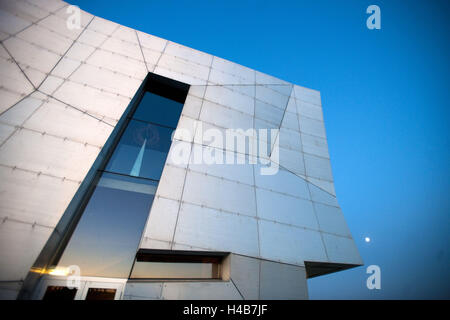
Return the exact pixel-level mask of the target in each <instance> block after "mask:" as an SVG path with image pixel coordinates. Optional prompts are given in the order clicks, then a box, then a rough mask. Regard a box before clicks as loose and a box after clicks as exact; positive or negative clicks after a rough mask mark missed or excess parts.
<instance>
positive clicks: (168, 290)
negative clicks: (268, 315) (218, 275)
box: [123, 281, 243, 300]
mask: <svg viewBox="0 0 450 320" xmlns="http://www.w3.org/2000/svg"><path fill="white" fill-rule="evenodd" d="M123 298H124V299H125V300H138V299H141V300H242V299H243V298H242V296H241V295H240V294H239V291H238V290H237V289H236V287H235V286H234V284H233V283H232V282H230V281H199V282H196V281H189V282H186V281H170V282H137V281H131V282H128V283H127V284H126V286H125V292H124V296H123Z"/></svg>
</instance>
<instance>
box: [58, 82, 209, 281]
mask: <svg viewBox="0 0 450 320" xmlns="http://www.w3.org/2000/svg"><path fill="white" fill-rule="evenodd" d="M182 107H183V104H182V103H181V102H178V101H174V100H171V99H169V98H167V97H163V96H160V95H158V94H155V93H153V92H149V91H147V92H145V93H144V94H143V96H142V99H141V101H140V103H139V104H138V107H137V108H136V110H135V111H134V113H133V114H132V115H131V116H129V115H128V118H127V121H126V122H125V126H126V127H125V130H124V131H123V134H122V136H121V138H120V139H119V142H118V143H117V145H116V146H115V148H114V151H113V152H112V154H111V157H110V159H109V161H108V162H107V163H106V165H105V168H104V170H101V171H99V179H98V180H97V182H96V185H95V188H94V191H93V192H92V194H91V196H90V199H89V201H88V202H87V205H86V206H85V208H84V211H83V214H82V216H81V219H80V221H79V222H78V225H77V227H76V229H75V230H74V232H73V234H72V237H71V239H70V240H69V242H68V244H67V246H66V249H65V251H64V253H63V255H62V256H61V259H60V261H59V263H58V266H59V267H68V266H70V265H77V266H79V267H80V270H81V276H101V277H110V278H128V277H129V275H130V272H131V267H132V264H133V261H134V259H135V255H136V250H137V247H138V245H139V241H140V238H141V234H142V231H143V228H144V225H145V222H146V219H147V216H148V214H149V212H150V208H151V205H152V202H153V198H154V195H155V192H156V188H157V185H158V181H159V179H160V177H161V173H162V170H163V168H164V163H165V161H166V158H167V154H168V152H169V149H170V144H171V134H172V132H173V130H175V127H176V124H177V122H178V120H179V117H180V115H181V110H182ZM203 272H204V271H202V273H203Z"/></svg>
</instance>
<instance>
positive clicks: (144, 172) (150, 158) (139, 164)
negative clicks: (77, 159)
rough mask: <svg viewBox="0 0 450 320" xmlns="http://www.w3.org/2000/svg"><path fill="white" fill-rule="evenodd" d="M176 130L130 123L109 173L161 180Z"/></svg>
mask: <svg viewBox="0 0 450 320" xmlns="http://www.w3.org/2000/svg"><path fill="white" fill-rule="evenodd" d="M172 132H173V129H171V128H166V127H161V126H158V125H153V124H150V123H147V122H143V121H136V120H131V121H130V122H129V124H128V127H127V129H126V130H125V132H124V134H123V136H122V138H121V140H120V141H119V144H118V145H117V148H116V150H115V152H114V154H113V155H112V157H111V160H110V161H109V163H108V165H107V166H106V169H105V170H106V171H108V172H116V173H122V174H126V175H130V176H134V177H143V178H149V179H153V180H159V178H160V177H161V173H162V169H163V167H164V163H165V162H166V158H167V154H168V152H169V148H170V137H171V134H172Z"/></svg>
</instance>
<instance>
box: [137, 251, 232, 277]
mask: <svg viewBox="0 0 450 320" xmlns="http://www.w3.org/2000/svg"><path fill="white" fill-rule="evenodd" d="M226 256H227V253H224V252H206V251H175V250H148V249H141V250H139V251H138V253H137V255H136V260H135V263H134V265H133V270H132V272H131V275H130V279H221V277H222V261H223V259H224V258H225V257H226Z"/></svg>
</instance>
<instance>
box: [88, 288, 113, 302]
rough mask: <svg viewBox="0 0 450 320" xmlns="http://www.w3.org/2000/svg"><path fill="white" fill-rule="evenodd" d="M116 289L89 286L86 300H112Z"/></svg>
mask: <svg viewBox="0 0 450 320" xmlns="http://www.w3.org/2000/svg"><path fill="white" fill-rule="evenodd" d="M115 296H116V289H103V288H89V290H88V292H87V295H86V300H114V297H115Z"/></svg>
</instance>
